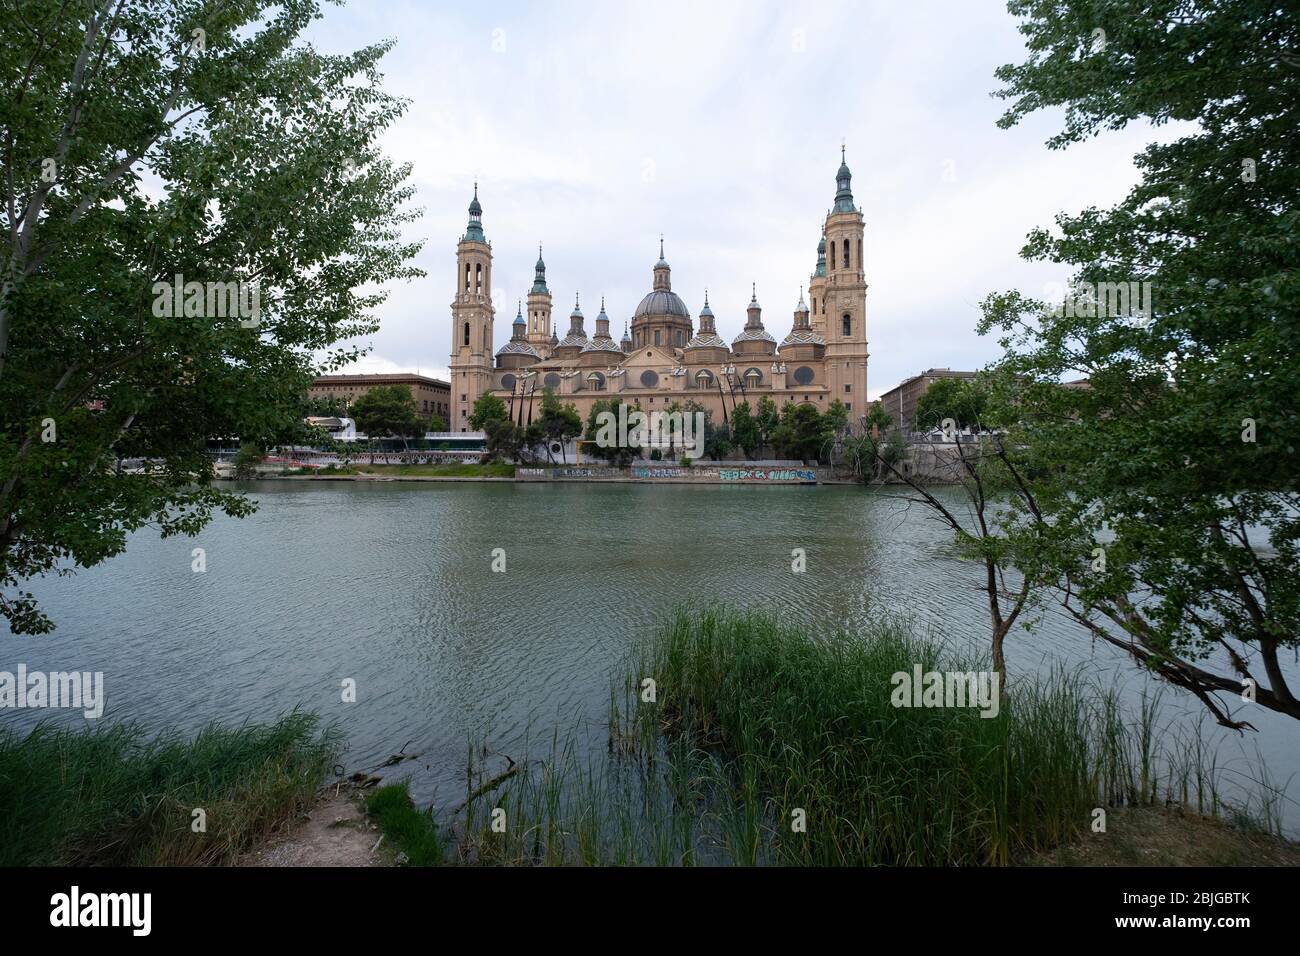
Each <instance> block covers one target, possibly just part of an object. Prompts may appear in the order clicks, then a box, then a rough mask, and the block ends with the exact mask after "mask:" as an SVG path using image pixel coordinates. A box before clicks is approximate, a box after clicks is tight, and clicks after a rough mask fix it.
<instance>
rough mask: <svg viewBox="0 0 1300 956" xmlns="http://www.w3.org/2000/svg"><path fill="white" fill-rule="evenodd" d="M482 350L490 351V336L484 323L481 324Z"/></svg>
mask: <svg viewBox="0 0 1300 956" xmlns="http://www.w3.org/2000/svg"><path fill="white" fill-rule="evenodd" d="M483 351H484V352H491V351H492V336H491V335H489V334H488V328H487V326H486V325H485V326H483Z"/></svg>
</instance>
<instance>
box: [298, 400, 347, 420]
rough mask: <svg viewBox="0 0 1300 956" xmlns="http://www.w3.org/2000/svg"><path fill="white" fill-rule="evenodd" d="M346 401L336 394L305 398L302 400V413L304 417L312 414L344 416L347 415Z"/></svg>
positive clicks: (320, 416)
mask: <svg viewBox="0 0 1300 956" xmlns="http://www.w3.org/2000/svg"><path fill="white" fill-rule="evenodd" d="M347 408H348V406H347V402H345V401H344V400H343V399H341V398H339V397H338V396H336V395H322V396H320V397H318V398H310V397H309V398H307V399H305V400H304V401H303V408H302V415H303V417H304V418H306V417H308V416H313V417H317V418H335V417H346V416H347V415H348V411H347Z"/></svg>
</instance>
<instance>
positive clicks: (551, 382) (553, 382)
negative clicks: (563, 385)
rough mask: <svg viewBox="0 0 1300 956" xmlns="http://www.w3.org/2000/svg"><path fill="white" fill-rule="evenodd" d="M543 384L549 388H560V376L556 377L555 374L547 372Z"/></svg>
mask: <svg viewBox="0 0 1300 956" xmlns="http://www.w3.org/2000/svg"><path fill="white" fill-rule="evenodd" d="M542 384H544V385H545V386H546V387H547V388H551V389H557V388H559V387H560V376H558V375H556V374H555V373H554V372H547V373H546V378H544V379H542Z"/></svg>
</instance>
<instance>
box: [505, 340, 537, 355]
mask: <svg viewBox="0 0 1300 956" xmlns="http://www.w3.org/2000/svg"><path fill="white" fill-rule="evenodd" d="M497 355H528V356H531V357H532V358H535V359H539V360H540V359H541V356H540V355H538V354H537V350H536V349H535V348H533V347H532V346H531V345H529V344H528V343H527V342H525V341H523V340H522V339H511V340H510V341H509V342H507V343H506V344H505V345H503V346H501V348H499V349H497Z"/></svg>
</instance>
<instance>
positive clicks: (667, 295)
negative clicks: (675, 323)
mask: <svg viewBox="0 0 1300 956" xmlns="http://www.w3.org/2000/svg"><path fill="white" fill-rule="evenodd" d="M643 315H680V316H684V317H686V318H688V319H689V318H690V317H691V313H690V312H689V311H687V309H686V303H685V302H683V301H682V297H681V296H680V295H678V294H677V293H676V292H673V291H672V290H671V289H656V290H655V291H653V292H651V293H650V294H649V295H647V296H646V297H645V298H644V299H642V300H641V304H640V305H638V306H637V307H636V311H635V312H633V313H632V317H633V318H638V317H640V316H643Z"/></svg>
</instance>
